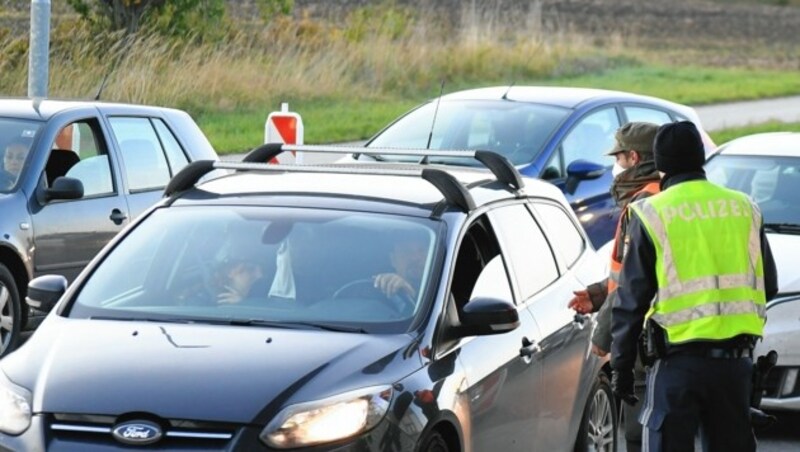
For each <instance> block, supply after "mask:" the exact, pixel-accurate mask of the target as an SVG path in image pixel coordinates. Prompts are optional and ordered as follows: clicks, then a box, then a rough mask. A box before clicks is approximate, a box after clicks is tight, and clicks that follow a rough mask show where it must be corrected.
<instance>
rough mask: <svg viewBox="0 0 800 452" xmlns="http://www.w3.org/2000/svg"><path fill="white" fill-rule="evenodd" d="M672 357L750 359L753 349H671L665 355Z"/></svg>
mask: <svg viewBox="0 0 800 452" xmlns="http://www.w3.org/2000/svg"><path fill="white" fill-rule="evenodd" d="M674 355H683V356H699V357H702V358H710V359H740V358H752V357H753V349H752V348H749V347H739V348H730V347H725V348H721V347H686V346H684V347H672V348H670V350H669V352H668V353H667V356H674Z"/></svg>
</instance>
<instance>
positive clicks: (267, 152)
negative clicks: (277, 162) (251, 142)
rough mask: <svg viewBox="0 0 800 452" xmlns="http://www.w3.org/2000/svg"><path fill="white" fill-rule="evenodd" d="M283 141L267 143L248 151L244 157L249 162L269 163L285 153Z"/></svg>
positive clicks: (244, 160)
mask: <svg viewBox="0 0 800 452" xmlns="http://www.w3.org/2000/svg"><path fill="white" fill-rule="evenodd" d="M282 146H283V143H267V144H262V145H261V146H259V147H257V148H255V149H253V150H252V151H250V152H248V153H247V155H245V156H244V158H243V159H242V161H243V162H247V163H267V162H269V161H270V160H272V159H273V158H275V157H277V156H278V155H279V154H281V153H283V149H282Z"/></svg>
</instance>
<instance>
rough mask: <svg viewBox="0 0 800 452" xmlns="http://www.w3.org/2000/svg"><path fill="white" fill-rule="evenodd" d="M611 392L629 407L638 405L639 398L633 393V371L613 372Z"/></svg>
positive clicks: (615, 370)
mask: <svg viewBox="0 0 800 452" xmlns="http://www.w3.org/2000/svg"><path fill="white" fill-rule="evenodd" d="M611 390H612V391H613V392H614V395H615V396H617V397H619V398H620V399H621V400H622V401H623V402H625V403H627V404H628V405H631V406H633V405H636V402H638V401H639V398H638V397H636V395H634V393H633V369H631V370H617V369H614V370H613V371H612V372H611Z"/></svg>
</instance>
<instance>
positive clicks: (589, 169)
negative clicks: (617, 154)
mask: <svg viewBox="0 0 800 452" xmlns="http://www.w3.org/2000/svg"><path fill="white" fill-rule="evenodd" d="M605 172H606V167H605V166H603V165H600V164H598V163H594V162H589V161H586V160H575V161H574V162H572V163H570V164H569V166H567V182H566V184H565V189H566V191H567V193H569V194H573V193H575V189H576V188H578V184H579V183H580V182H581V181H583V180H590V179H597V178H598V177H600V176H602V175H603V173H605Z"/></svg>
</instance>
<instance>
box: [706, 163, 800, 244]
mask: <svg viewBox="0 0 800 452" xmlns="http://www.w3.org/2000/svg"><path fill="white" fill-rule="evenodd" d="M705 169H706V174H707V176H708V179H709V180H710V181H712V182H715V183H718V184H720V185H724V186H726V187H728V188H732V189H734V190H738V191H741V192H744V193H745V194H747V195H749V196H750V197H751V198H752V199H753V200H754V201H755V202H756V203H758V206H759V207H760V208H761V214H762V215H763V217H764V223H766V224H772V225H776V226H780V225H783V228H782V229H783V230H786V231H793V232H794V233H797V230H798V228H800V202H798V197H797V194H798V193H800V158H798V157H773V156H741V155H724V154H723V155H718V156H716V157H713V158H711V159H710V160H709V161H708V163H706V167H705ZM779 229H780V227H779ZM781 232H782V231H781Z"/></svg>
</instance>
